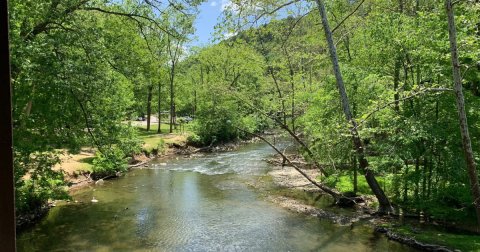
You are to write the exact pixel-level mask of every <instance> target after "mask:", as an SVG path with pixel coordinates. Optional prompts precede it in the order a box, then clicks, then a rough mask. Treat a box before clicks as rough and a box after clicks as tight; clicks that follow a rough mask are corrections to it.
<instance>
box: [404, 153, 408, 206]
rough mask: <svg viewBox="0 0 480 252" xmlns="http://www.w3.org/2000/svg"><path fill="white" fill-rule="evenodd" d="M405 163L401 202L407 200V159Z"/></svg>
mask: <svg viewBox="0 0 480 252" xmlns="http://www.w3.org/2000/svg"><path fill="white" fill-rule="evenodd" d="M405 165H406V166H407V167H406V168H405V176H404V182H403V187H404V191H403V202H407V200H408V180H407V176H408V161H405Z"/></svg>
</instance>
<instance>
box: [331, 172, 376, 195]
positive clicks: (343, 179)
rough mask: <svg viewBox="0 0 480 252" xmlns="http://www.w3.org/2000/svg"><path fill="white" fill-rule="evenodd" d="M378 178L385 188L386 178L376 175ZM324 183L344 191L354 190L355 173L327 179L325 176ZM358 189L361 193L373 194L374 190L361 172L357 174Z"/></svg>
mask: <svg viewBox="0 0 480 252" xmlns="http://www.w3.org/2000/svg"><path fill="white" fill-rule="evenodd" d="M376 179H377V181H378V183H379V184H380V186H382V188H383V185H384V183H385V179H384V178H382V177H378V176H377V177H376ZM324 183H325V185H327V186H330V187H337V188H338V189H339V190H340V192H342V193H345V192H353V175H351V174H348V175H339V176H330V177H328V178H327V179H325V178H324ZM357 189H358V193H360V194H364V195H373V192H372V190H371V189H370V186H369V185H368V183H367V180H366V179H365V177H364V176H363V175H361V174H360V173H358V175H357Z"/></svg>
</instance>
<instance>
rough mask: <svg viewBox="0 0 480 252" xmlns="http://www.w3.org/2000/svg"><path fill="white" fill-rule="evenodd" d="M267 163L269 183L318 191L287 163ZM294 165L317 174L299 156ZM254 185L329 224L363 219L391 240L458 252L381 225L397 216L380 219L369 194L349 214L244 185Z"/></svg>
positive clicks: (269, 196)
mask: <svg viewBox="0 0 480 252" xmlns="http://www.w3.org/2000/svg"><path fill="white" fill-rule="evenodd" d="M266 161H267V162H269V163H271V164H274V165H275V166H274V168H273V169H272V171H270V172H269V173H268V175H269V176H271V177H272V179H273V182H274V184H275V185H276V186H278V187H282V188H287V189H291V190H301V191H304V192H307V193H312V194H313V193H320V194H322V191H321V190H319V189H318V188H317V187H316V186H314V185H313V184H311V183H310V182H309V181H308V180H307V179H306V178H305V177H303V176H302V175H301V174H299V173H298V172H297V171H296V170H295V169H294V168H293V167H291V166H288V165H284V166H283V165H282V162H281V159H279V158H278V157H277V158H272V159H268V160H266ZM296 163H297V165H300V166H301V167H302V170H303V171H304V172H305V173H306V174H307V175H308V176H310V177H311V178H317V177H319V176H320V172H319V171H318V169H312V168H310V167H309V166H308V165H307V164H306V162H305V161H304V160H303V159H302V158H300V159H298V160H296ZM248 185H249V186H252V187H254V188H256V189H257V190H259V191H262V192H266V193H265V200H266V201H270V202H273V203H275V204H279V205H280V206H282V207H284V208H287V209H289V210H290V211H293V212H296V213H301V214H305V215H308V216H310V217H313V218H321V219H328V220H330V221H332V222H333V223H335V224H337V225H340V226H352V227H353V226H354V225H355V223H356V222H358V221H365V223H367V225H370V226H372V227H373V228H374V229H375V231H377V232H379V233H382V234H384V235H385V236H386V237H387V238H388V239H389V240H393V241H396V242H399V243H402V244H405V245H408V246H411V247H413V248H417V249H421V250H425V251H444V252H460V250H458V249H453V248H450V247H448V246H444V245H437V244H431V243H425V242H421V241H418V240H416V239H415V238H412V237H406V236H401V235H399V234H397V233H395V232H394V231H392V230H390V229H388V228H386V227H385V226H383V224H384V223H386V222H387V223H388V222H396V221H397V218H396V217H393V216H387V217H386V218H382V217H380V216H377V215H376V214H375V209H373V208H370V207H369V202H370V203H371V202H374V201H375V199H374V198H373V197H370V196H367V197H366V196H362V197H363V198H364V199H365V202H362V203H360V204H357V206H355V210H356V211H355V212H353V213H352V215H343V214H337V213H332V212H329V211H326V210H323V209H320V208H317V207H314V206H311V205H308V204H305V203H303V202H301V201H298V200H296V199H294V198H289V197H285V196H278V195H272V193H269V192H267V191H268V190H266V188H265V185H264V184H262V183H255V184H248ZM325 196H326V195H325Z"/></svg>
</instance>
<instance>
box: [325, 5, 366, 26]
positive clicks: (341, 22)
mask: <svg viewBox="0 0 480 252" xmlns="http://www.w3.org/2000/svg"><path fill="white" fill-rule="evenodd" d="M363 2H365V0H362V1H361V2H360V4H359V5H358V6H357V8H355V10H353V11H352V12H351V13H350V14H348V16H347V17H345V18H344V19H343V20H342V21H340V23H338V24H337V26H336V27H335V28H333V30H332V33H334V32H335V30H337V29H338V28H339V27H340V25H342V24H343V22H345V20H347V19H348V18H349V17H350V16H352V15H353V14H354V13H355V12H356V11H357V10H358V8H360V6H362V4H363Z"/></svg>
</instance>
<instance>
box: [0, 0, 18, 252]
mask: <svg viewBox="0 0 480 252" xmlns="http://www.w3.org/2000/svg"><path fill="white" fill-rule="evenodd" d="M0 17H1V20H0V250H1V251H6V252H10V251H12V252H15V251H16V239H15V190H14V175H13V128H12V96H11V94H12V93H11V82H10V44H9V43H10V42H9V30H8V0H0Z"/></svg>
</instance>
